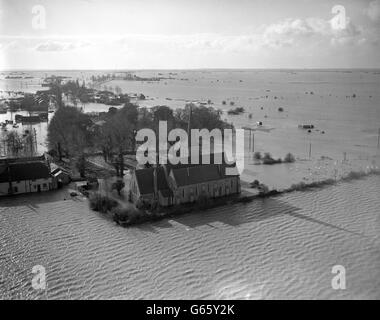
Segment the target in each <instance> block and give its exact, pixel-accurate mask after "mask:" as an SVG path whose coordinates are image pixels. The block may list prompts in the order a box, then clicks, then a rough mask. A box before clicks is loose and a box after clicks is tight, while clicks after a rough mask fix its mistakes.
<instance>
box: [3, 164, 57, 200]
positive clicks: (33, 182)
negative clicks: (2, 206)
mask: <svg viewBox="0 0 380 320" xmlns="http://www.w3.org/2000/svg"><path fill="white" fill-rule="evenodd" d="M53 188H54V186H53V178H52V176H51V175H50V170H49V166H48V165H47V164H46V163H45V162H43V161H33V162H15V163H1V164H0V196H7V195H13V194H21V193H31V192H42V191H49V190H52V189H53Z"/></svg>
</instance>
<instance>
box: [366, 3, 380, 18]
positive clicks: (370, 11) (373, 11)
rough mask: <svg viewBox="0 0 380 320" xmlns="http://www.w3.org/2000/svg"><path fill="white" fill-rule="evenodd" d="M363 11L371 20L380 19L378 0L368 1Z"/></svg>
mask: <svg viewBox="0 0 380 320" xmlns="http://www.w3.org/2000/svg"><path fill="white" fill-rule="evenodd" d="M365 13H366V14H367V16H368V17H369V18H370V19H371V20H372V21H375V22H378V21H380V0H375V1H372V2H370V4H369V5H368V8H366V9H365Z"/></svg>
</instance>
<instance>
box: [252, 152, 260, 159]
mask: <svg viewBox="0 0 380 320" xmlns="http://www.w3.org/2000/svg"><path fill="white" fill-rule="evenodd" d="M253 159H255V160H261V159H262V156H261V153H260V152H258V151H256V152H255V153H254V154H253Z"/></svg>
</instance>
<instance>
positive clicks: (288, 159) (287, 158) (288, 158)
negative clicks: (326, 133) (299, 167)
mask: <svg viewBox="0 0 380 320" xmlns="http://www.w3.org/2000/svg"><path fill="white" fill-rule="evenodd" d="M294 161H296V159H295V158H294V156H293V155H292V154H291V153H287V154H286V156H285V158H284V162H285V163H293V162H294Z"/></svg>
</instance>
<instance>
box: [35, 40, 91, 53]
mask: <svg viewBox="0 0 380 320" xmlns="http://www.w3.org/2000/svg"><path fill="white" fill-rule="evenodd" d="M87 45H89V44H88V43H87V42H84V41H77V42H62V41H52V40H49V41H46V42H44V43H40V44H38V45H37V46H36V47H35V48H34V49H35V50H36V51H41V52H54V51H56V52H59V51H67V50H74V49H78V48H82V47H85V46H87Z"/></svg>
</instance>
